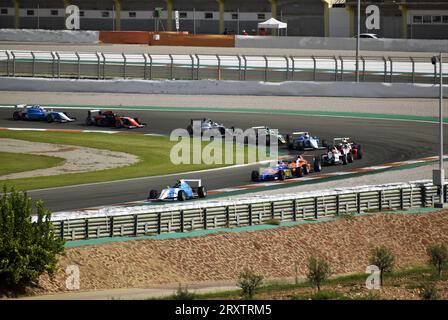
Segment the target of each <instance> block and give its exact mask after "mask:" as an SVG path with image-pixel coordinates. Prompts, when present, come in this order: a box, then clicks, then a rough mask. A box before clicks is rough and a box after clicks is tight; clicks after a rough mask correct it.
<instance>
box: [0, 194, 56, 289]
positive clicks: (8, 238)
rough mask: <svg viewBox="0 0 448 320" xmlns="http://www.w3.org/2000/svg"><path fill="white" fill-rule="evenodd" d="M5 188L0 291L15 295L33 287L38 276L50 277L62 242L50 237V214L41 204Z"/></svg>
mask: <svg viewBox="0 0 448 320" xmlns="http://www.w3.org/2000/svg"><path fill="white" fill-rule="evenodd" d="M32 218H33V217H32V202H31V199H30V198H28V197H27V195H26V193H23V192H17V191H15V190H14V189H13V188H11V190H8V188H7V187H6V186H5V187H4V188H3V194H2V195H0V288H3V289H5V291H6V292H15V291H17V290H21V289H24V288H25V287H26V286H28V285H31V284H33V283H34V282H35V281H36V280H37V279H38V278H39V276H40V275H41V274H43V273H45V272H46V273H48V274H50V275H51V274H52V273H53V272H54V270H55V268H56V263H57V255H58V254H61V253H63V251H64V241H63V240H62V239H60V238H57V237H55V235H54V233H53V227H52V223H51V221H50V219H51V212H50V211H48V210H46V209H44V205H43V202H42V201H38V202H37V203H36V215H35V217H34V218H35V219H34V221H33V220H32Z"/></svg>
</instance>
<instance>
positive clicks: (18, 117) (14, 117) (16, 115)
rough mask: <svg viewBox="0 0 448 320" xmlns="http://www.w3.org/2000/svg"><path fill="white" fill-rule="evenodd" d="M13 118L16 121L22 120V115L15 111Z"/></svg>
mask: <svg viewBox="0 0 448 320" xmlns="http://www.w3.org/2000/svg"><path fill="white" fill-rule="evenodd" d="M12 118H13V119H14V120H16V121H17V120H20V119H21V117H20V113H19V111H15V112H14V113H13V114H12Z"/></svg>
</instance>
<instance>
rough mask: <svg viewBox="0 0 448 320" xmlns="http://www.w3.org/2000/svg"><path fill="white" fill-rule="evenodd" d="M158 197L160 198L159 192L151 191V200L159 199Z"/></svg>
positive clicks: (149, 197)
mask: <svg viewBox="0 0 448 320" xmlns="http://www.w3.org/2000/svg"><path fill="white" fill-rule="evenodd" d="M158 197H159V192H158V191H157V190H151V191H149V196H148V199H149V200H154V199H157V198H158Z"/></svg>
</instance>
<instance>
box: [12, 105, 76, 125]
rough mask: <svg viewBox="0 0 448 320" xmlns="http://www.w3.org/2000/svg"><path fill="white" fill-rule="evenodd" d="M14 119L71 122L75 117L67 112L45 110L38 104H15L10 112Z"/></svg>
mask: <svg viewBox="0 0 448 320" xmlns="http://www.w3.org/2000/svg"><path fill="white" fill-rule="evenodd" d="M12 118H13V119H14V120H30V121H47V122H61V123H63V122H72V121H75V120H76V118H75V117H72V116H71V115H70V114H68V113H67V112H61V111H53V110H49V111H48V110H46V109H45V108H44V107H42V106H40V105H25V104H22V105H17V106H16V107H15V110H14V113H13V114H12Z"/></svg>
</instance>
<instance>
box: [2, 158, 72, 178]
mask: <svg viewBox="0 0 448 320" xmlns="http://www.w3.org/2000/svg"><path fill="white" fill-rule="evenodd" d="M63 161H64V159H62V158H59V157H50V156H41V155H34V154H24V153H12V152H0V163H1V166H0V176H3V175H7V174H11V173H17V172H24V171H31V170H37V169H44V168H50V167H54V166H56V165H59V164H61V163H62V162H63Z"/></svg>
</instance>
